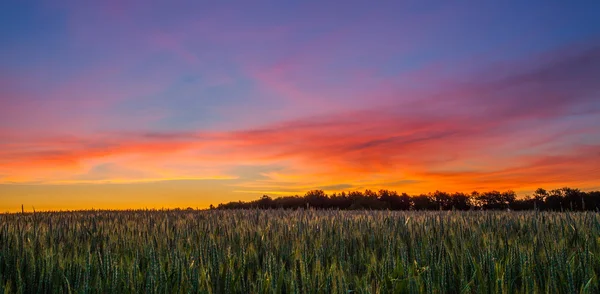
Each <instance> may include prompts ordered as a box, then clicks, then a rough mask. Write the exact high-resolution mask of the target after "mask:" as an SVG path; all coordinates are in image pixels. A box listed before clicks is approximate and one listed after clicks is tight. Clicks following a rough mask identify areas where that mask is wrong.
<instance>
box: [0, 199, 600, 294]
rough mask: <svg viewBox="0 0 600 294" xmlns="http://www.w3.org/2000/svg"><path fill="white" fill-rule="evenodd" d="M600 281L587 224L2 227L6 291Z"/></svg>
mask: <svg viewBox="0 0 600 294" xmlns="http://www.w3.org/2000/svg"><path fill="white" fill-rule="evenodd" d="M599 273H600V216H599V214H597V213H589V212H587V213H551V212H543V213H542V212H489V211H488V212H389V211H380V212H373V211H344V212H342V211H313V210H308V211H302V210H299V211H283V210H271V211H266V210H263V211H259V210H244V211H241V210H238V211H219V210H212V211H128V212H104V211H90V212H69V213H66V212H65V213H36V214H25V215H21V214H4V215H0V291H2V292H4V293H13V292H16V293H40V292H41V293H44V292H55V293H130V292H139V293H197V292H201V293H348V292H355V293H404V292H406V293H533V292H541V293H546V292H549V293H579V292H580V293H600V287H599V281H598V278H599V277H598V274H599Z"/></svg>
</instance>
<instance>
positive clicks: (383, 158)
mask: <svg viewBox="0 0 600 294" xmlns="http://www.w3.org/2000/svg"><path fill="white" fill-rule="evenodd" d="M592 6H598V7H592ZM0 7H2V9H0V16H2V17H0V23H1V24H2V26H0V34H1V35H0V36H1V38H2V44H3V46H1V47H0V53H1V54H0V211H7V210H8V211H18V210H20V207H21V204H24V205H25V208H26V209H27V208H31V207H35V208H36V209H37V210H60V209H63V210H64V209H86V208H92V207H93V208H115V209H124V208H163V207H164V208H175V207H182V208H184V207H194V208H195V207H200V208H203V207H207V206H208V205H209V204H218V203H221V202H229V201H235V200H249V199H253V198H256V196H257V195H262V194H269V195H272V196H277V195H294V194H303V193H305V192H306V191H307V190H311V189H323V190H326V191H327V192H338V191H348V190H365V189H372V190H377V189H380V188H386V189H392V190H397V191H399V192H407V193H411V194H418V193H424V192H433V191H435V190H444V191H449V192H455V191H460V192H470V191H473V190H480V191H487V190H508V189H511V190H514V191H516V192H518V193H520V194H526V193H529V192H530V191H532V190H534V189H536V188H538V187H543V188H548V189H553V188H560V187H564V186H570V187H574V188H581V189H600V181H599V180H598V179H600V168H598V167H599V166H600V83H599V82H598V81H600V20H598V18H597V16H596V13H595V12H596V11H598V8H600V5H598V4H584V3H581V4H578V3H568V4H567V3H551V4H550V3H546V2H544V1H539V2H538V1H530V2H529V3H521V2H519V1H507V2H503V3H501V4H486V3H478V2H477V3H463V4H456V3H454V4H452V5H450V4H448V3H445V2H440V3H437V4H436V5H433V4H429V5H425V4H419V3H418V2H417V3H413V4H391V3H389V4H381V6H373V5H369V4H368V3H364V4H358V3H345V4H344V5H343V6H341V5H340V4H339V3H338V4H336V3H334V2H332V3H330V4H324V3H323V2H312V3H311V2H303V3H302V4H289V3H288V4H286V3H279V2H275V3H270V4H267V3H263V4H253V5H250V4H249V3H245V2H240V3H237V4H236V5H229V6H227V5H216V6H208V5H206V4H203V3H197V1H196V2H189V3H183V2H180V3H178V4H172V3H171V4H170V5H164V6H161V5H148V4H145V3H144V2H139V3H138V2H135V1H134V2H128V3H123V2H113V3H109V2H106V3H104V2H102V3H96V4H95V5H88V4H83V3H79V2H76V1H64V2H45V1H40V2H37V3H35V4H24V3H10V4H9V3H4V4H0Z"/></svg>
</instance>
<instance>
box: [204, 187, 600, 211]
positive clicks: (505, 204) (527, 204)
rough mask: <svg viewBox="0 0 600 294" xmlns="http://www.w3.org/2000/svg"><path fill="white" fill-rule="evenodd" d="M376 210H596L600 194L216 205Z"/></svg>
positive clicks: (382, 194) (365, 195) (566, 191)
mask: <svg viewBox="0 0 600 294" xmlns="http://www.w3.org/2000/svg"><path fill="white" fill-rule="evenodd" d="M211 206H212V205H211ZM250 208H259V209H277V208H282V209H298V208H312V209H344V210H347V209H377V210H383V209H388V210H507V209H511V210H550V211H584V210H585V211H599V210H600V191H590V192H584V191H581V190H579V189H573V188H561V189H555V190H551V191H547V190H545V189H542V188H539V189H537V190H536V191H535V192H534V193H533V195H532V196H526V197H524V198H517V195H516V193H515V192H514V191H510V190H509V191H504V192H499V191H487V192H481V193H480V192H477V191H474V192H472V193H471V194H465V193H460V192H457V193H448V192H442V191H435V192H433V193H428V194H420V195H413V196H409V195H408V194H406V193H402V194H398V193H397V192H396V191H390V190H379V191H378V192H375V191H372V190H366V191H364V192H360V191H350V192H341V193H333V194H331V195H328V194H326V193H325V192H324V191H323V190H311V191H308V192H307V193H306V194H305V195H304V196H302V197H301V196H287V197H279V198H275V199H273V198H271V197H269V196H267V195H263V196H262V197H261V198H260V199H258V200H254V201H249V202H241V201H239V202H229V203H223V204H219V205H218V206H217V209H250Z"/></svg>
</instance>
